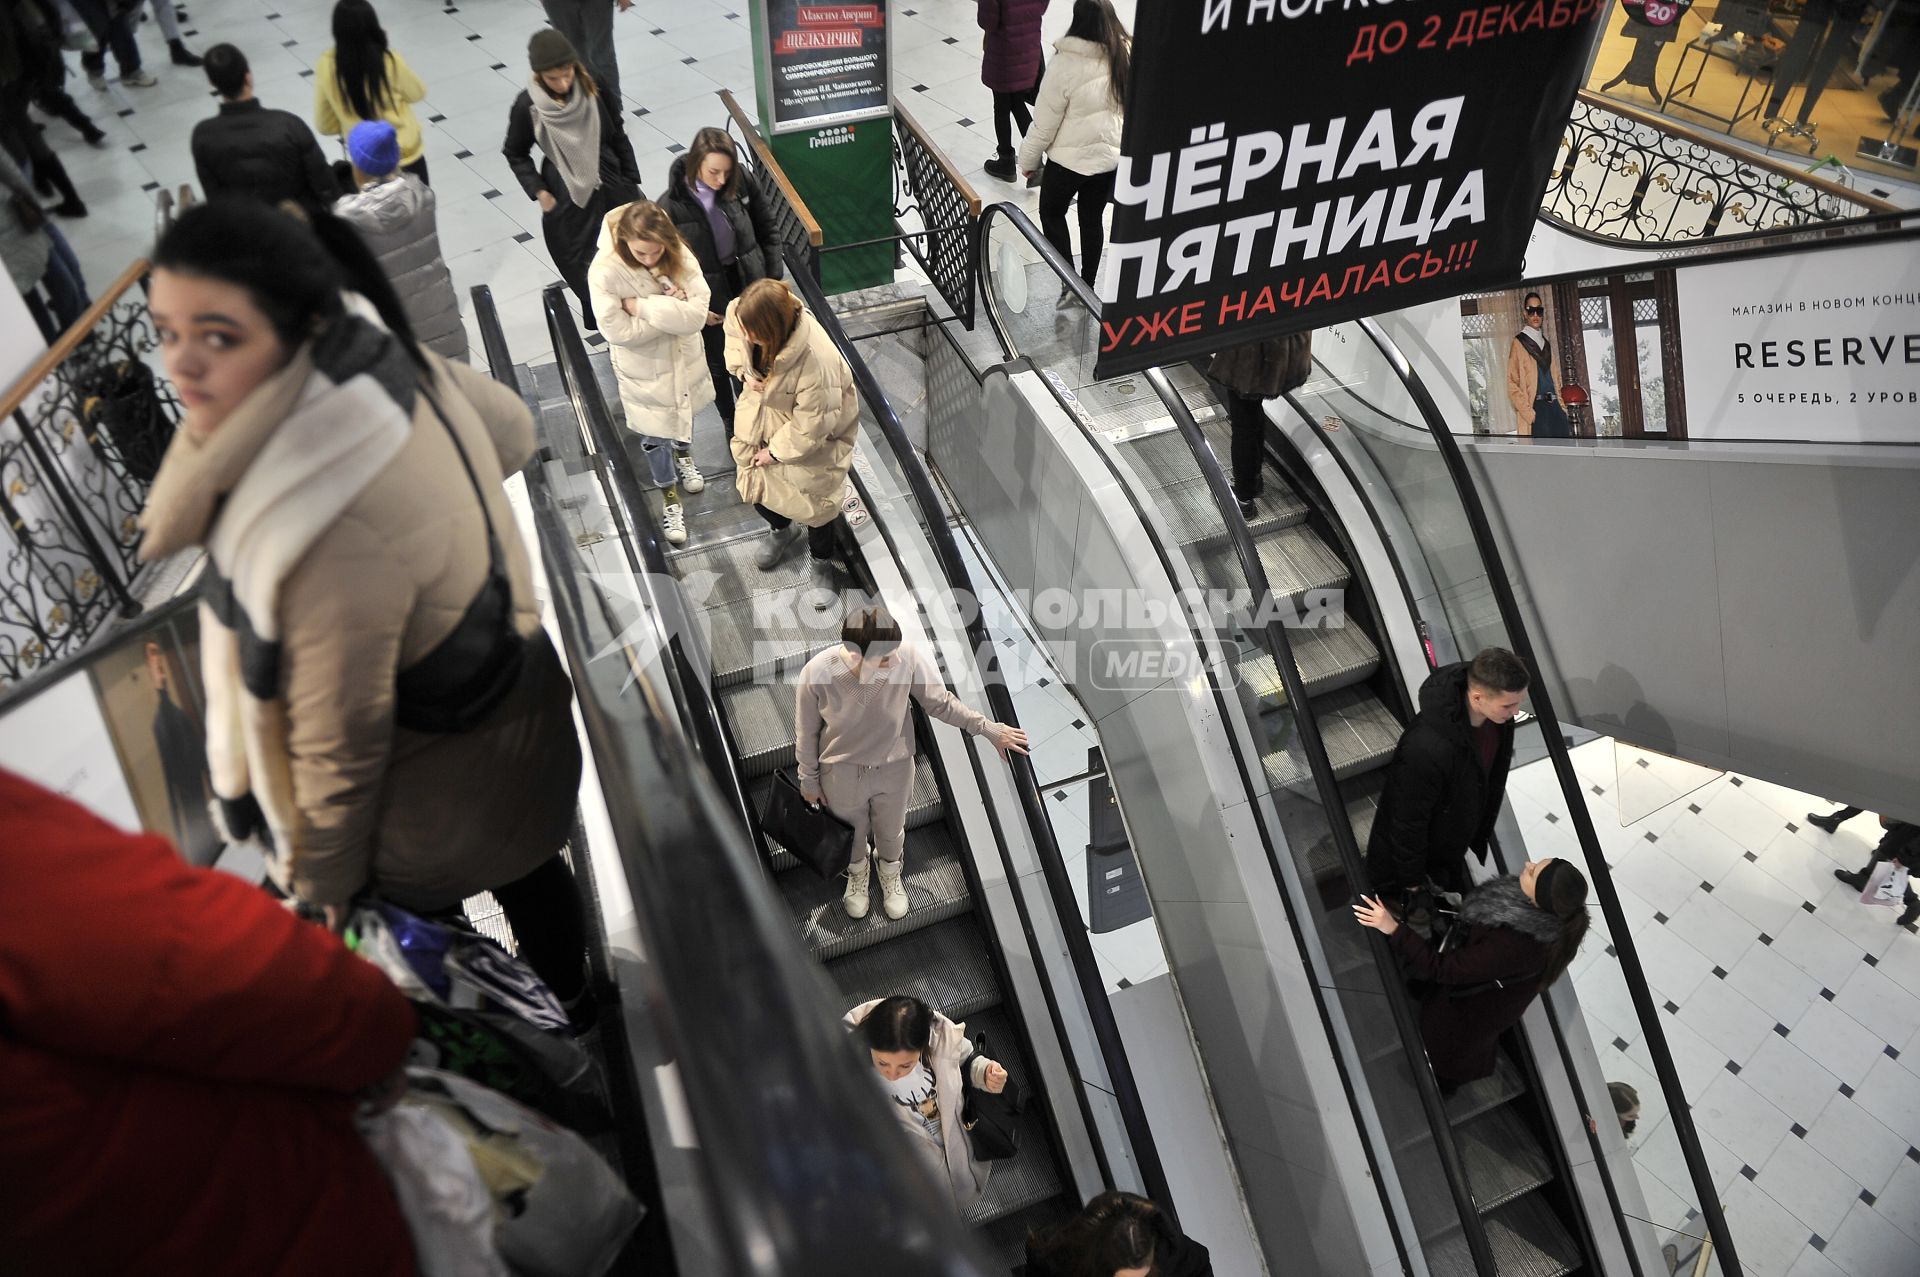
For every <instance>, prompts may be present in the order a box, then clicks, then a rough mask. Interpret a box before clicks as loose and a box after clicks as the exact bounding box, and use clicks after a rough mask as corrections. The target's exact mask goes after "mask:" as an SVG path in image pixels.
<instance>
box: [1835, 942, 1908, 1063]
mask: <svg viewBox="0 0 1920 1277" xmlns="http://www.w3.org/2000/svg"><path fill="white" fill-rule="evenodd" d="M1836 992H1837V996H1836V997H1835V999H1834V1005H1835V1006H1837V1007H1839V1008H1840V1009H1841V1010H1842V1011H1845V1012H1846V1013H1847V1014H1848V1015H1850V1016H1852V1017H1853V1018H1854V1019H1855V1020H1858V1021H1859V1022H1860V1023H1861V1024H1863V1025H1865V1026H1866V1027H1867V1028H1869V1029H1871V1030H1872V1031H1873V1032H1874V1033H1876V1034H1878V1035H1879V1037H1880V1039H1881V1041H1883V1042H1890V1043H1892V1044H1894V1045H1895V1046H1904V1044H1905V1043H1906V1042H1907V1041H1908V1040H1910V1039H1911V1038H1912V1037H1913V1035H1914V1034H1915V1033H1920V998H1916V997H1914V995H1913V994H1911V993H1909V992H1908V991H1907V990H1905V989H1903V988H1901V987H1900V986H1899V985H1897V984H1895V983H1894V982H1893V981H1892V980H1889V979H1888V978H1887V977H1886V974H1885V973H1884V972H1883V971H1882V970H1881V969H1880V968H1879V967H1870V966H1868V965H1867V964H1866V963H1864V962H1863V963H1861V964H1860V969H1859V970H1858V971H1855V972H1854V973H1853V974H1852V975H1850V976H1848V977H1847V982H1846V983H1845V984H1843V985H1841V986H1840V988H1839V989H1838V990H1837V991H1836Z"/></svg>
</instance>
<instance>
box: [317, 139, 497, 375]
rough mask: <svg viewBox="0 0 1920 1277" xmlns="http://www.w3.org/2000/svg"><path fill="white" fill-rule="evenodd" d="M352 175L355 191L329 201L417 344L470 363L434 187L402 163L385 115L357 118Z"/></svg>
mask: <svg viewBox="0 0 1920 1277" xmlns="http://www.w3.org/2000/svg"><path fill="white" fill-rule="evenodd" d="M347 154H348V155H349V156H351V157H352V159H353V176H354V181H355V182H356V183H357V184H358V185H359V187H360V189H359V190H358V191H357V192H355V193H354V194H352V195H343V196H341V197H340V199H339V200H338V201H336V202H335V204H334V206H333V211H334V213H335V215H336V216H338V217H341V218H344V219H345V220H346V221H348V222H350V223H352V225H353V228H354V229H355V230H357V231H359V232H360V238H361V239H363V240H365V241H366V243H367V247H368V248H370V249H372V250H373V255H374V256H375V257H377V258H378V259H379V260H380V269H381V270H383V271H385V272H386V274H387V278H388V279H390V280H392V281H393V291H394V292H396V293H398V294H399V295H400V302H401V305H402V306H404V307H405V308H406V312H407V322H408V323H410V324H412V325H413V335H414V337H415V339H416V340H418V341H419V343H420V344H421V345H422V346H425V347H426V348H427V349H428V350H431V351H432V352H433V353H434V354H436V355H439V356H440V357H441V358H443V359H454V360H458V361H460V362H461V363H465V362H466V361H467V326H466V324H465V323H463V322H461V319H460V299H459V297H458V295H457V294H455V292H454V291H453V274H452V272H450V271H449V270H448V269H447V263H446V262H445V261H444V260H443V259H442V258H441V256H440V232H439V229H438V227H437V226H436V224H435V220H434V209H435V207H436V201H435V200H434V196H433V191H432V189H431V188H429V187H428V186H427V184H426V183H425V182H422V181H421V180H420V179H419V178H417V177H415V176H413V174H411V173H405V172H402V171H401V169H400V142H399V138H398V137H397V135H396V134H395V133H394V128H393V125H391V124H389V123H387V122H386V121H385V120H367V121H365V122H363V123H360V124H356V125H354V127H353V132H351V133H350V134H348V136H347Z"/></svg>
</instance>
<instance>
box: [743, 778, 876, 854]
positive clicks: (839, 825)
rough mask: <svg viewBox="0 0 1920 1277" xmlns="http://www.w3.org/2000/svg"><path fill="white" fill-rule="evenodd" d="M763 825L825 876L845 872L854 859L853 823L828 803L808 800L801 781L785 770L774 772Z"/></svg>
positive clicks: (778, 840) (785, 845)
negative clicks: (827, 804)
mask: <svg viewBox="0 0 1920 1277" xmlns="http://www.w3.org/2000/svg"><path fill="white" fill-rule="evenodd" d="M760 828H761V830H762V831H763V832H764V833H765V834H766V835H767V837H769V838H771V839H773V840H774V841H775V842H777V843H779V844H780V845H781V846H782V847H785V848H786V849H787V850H788V851H790V852H792V853H793V855H794V858H795V859H797V860H798V861H799V862H800V863H801V864H803V865H805V866H806V867H807V868H809V869H811V870H813V872H815V873H817V874H819V875H820V876H821V877H822V878H831V877H833V876H834V875H835V874H842V873H845V872H846V871H847V866H848V865H849V864H851V863H852V862H853V826H852V825H849V824H848V823H847V822H846V821H844V820H842V819H840V818H839V817H838V816H836V815H834V814H833V813H832V812H830V811H828V810H827V808H826V804H824V803H822V804H821V805H820V806H818V807H816V806H814V805H813V804H812V803H810V802H808V801H807V799H806V796H805V795H804V794H802V793H801V792H800V784H799V782H798V781H796V780H794V778H793V777H792V776H789V775H788V774H787V773H786V772H784V771H778V772H775V773H774V774H773V788H772V789H771V790H769V791H768V792H767V805H766V807H765V809H763V810H762V811H761V813H760Z"/></svg>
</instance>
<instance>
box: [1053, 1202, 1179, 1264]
mask: <svg viewBox="0 0 1920 1277" xmlns="http://www.w3.org/2000/svg"><path fill="white" fill-rule="evenodd" d="M1162 1240H1164V1241H1166V1242H1167V1243H1168V1244H1169V1245H1171V1244H1172V1243H1173V1242H1174V1240H1175V1238H1174V1236H1173V1228H1172V1226H1171V1225H1170V1224H1169V1223H1168V1222H1167V1217H1166V1215H1165V1214H1164V1213H1162V1212H1161V1210H1160V1208H1159V1207H1158V1206H1156V1205H1154V1204H1153V1202H1151V1201H1149V1200H1148V1199H1147V1198H1144V1197H1141V1196H1138V1195H1137V1194H1134V1193H1127V1192H1121V1191H1119V1190H1117V1189H1116V1190H1111V1191H1109V1192H1105V1193H1102V1194H1100V1195H1099V1196H1098V1197H1095V1198H1094V1199H1093V1200H1092V1201H1090V1202H1088V1203H1087V1204H1086V1205H1085V1206H1084V1207H1082V1208H1081V1211H1080V1213H1079V1214H1078V1215H1075V1216H1074V1217H1073V1218H1072V1219H1069V1220H1067V1221H1066V1222H1065V1223H1062V1224H1059V1225H1056V1226H1055V1227H1053V1228H1051V1229H1035V1230H1032V1231H1030V1232H1029V1233H1028V1234H1027V1253H1028V1254H1029V1255H1031V1256H1033V1258H1034V1259H1035V1260H1037V1261H1038V1263H1037V1264H1036V1265H1034V1267H1036V1268H1038V1269H1039V1271H1042V1272H1047V1273H1052V1274H1057V1277H1113V1274H1114V1273H1115V1272H1117V1271H1118V1270H1120V1269H1122V1268H1144V1267H1147V1266H1148V1265H1150V1264H1152V1263H1153V1258H1154V1252H1155V1251H1156V1250H1157V1249H1158V1248H1159V1244H1160V1242H1161V1241H1162Z"/></svg>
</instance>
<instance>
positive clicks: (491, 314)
mask: <svg viewBox="0 0 1920 1277" xmlns="http://www.w3.org/2000/svg"><path fill="white" fill-rule="evenodd" d="M472 296H473V319H474V322H475V323H477V324H479V325H480V348H481V349H482V350H484V351H486V353H487V371H488V373H489V374H490V375H491V376H492V377H493V379H494V380H495V381H497V382H499V383H500V384H501V385H503V386H505V387H506V388H507V389H508V390H511V391H512V392H513V393H514V394H516V395H518V396H520V397H521V398H522V399H525V398H526V392H525V391H523V390H521V389H520V374H519V373H517V372H515V371H514V370H513V353H512V352H511V351H509V350H508V349H507V334H506V333H505V332H503V331H502V330H501V328H500V312H499V310H498V309H496V308H495V306H494V304H493V290H492V289H491V288H489V287H487V286H486V285H485V284H475V285H474V286H473V289H472ZM535 452H536V454H537V453H538V449H537V448H536V449H535Z"/></svg>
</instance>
